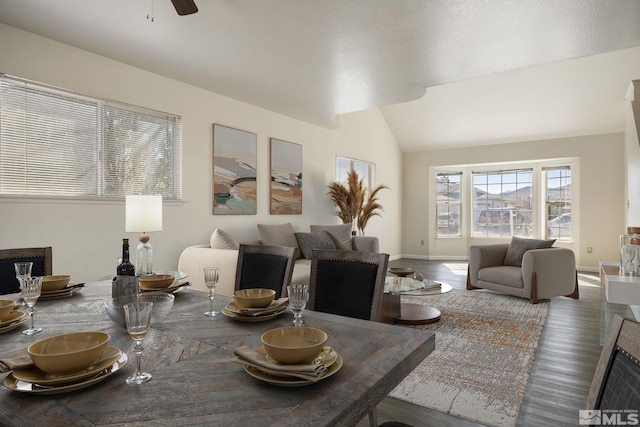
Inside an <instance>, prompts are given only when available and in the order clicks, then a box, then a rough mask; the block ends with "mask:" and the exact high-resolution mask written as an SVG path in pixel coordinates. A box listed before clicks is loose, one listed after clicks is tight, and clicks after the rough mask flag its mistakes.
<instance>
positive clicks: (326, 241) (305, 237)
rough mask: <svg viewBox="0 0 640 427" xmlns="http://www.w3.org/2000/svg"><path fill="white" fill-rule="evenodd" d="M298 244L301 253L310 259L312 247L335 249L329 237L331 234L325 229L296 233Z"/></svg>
mask: <svg viewBox="0 0 640 427" xmlns="http://www.w3.org/2000/svg"><path fill="white" fill-rule="evenodd" d="M296 239H298V246H300V250H301V251H302V255H303V256H304V257H305V258H306V259H311V255H312V254H313V250H314V249H335V248H336V245H335V243H333V239H331V235H330V234H329V233H327V232H326V231H320V232H318V233H296Z"/></svg>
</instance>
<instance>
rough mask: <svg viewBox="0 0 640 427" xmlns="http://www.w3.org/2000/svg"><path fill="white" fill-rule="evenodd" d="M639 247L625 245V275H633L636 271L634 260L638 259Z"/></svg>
mask: <svg viewBox="0 0 640 427" xmlns="http://www.w3.org/2000/svg"><path fill="white" fill-rule="evenodd" d="M636 246H637V245H623V246H622V257H623V258H624V272H625V274H630V275H633V274H634V273H635V271H636V269H635V268H634V265H633V259H634V258H635V257H636Z"/></svg>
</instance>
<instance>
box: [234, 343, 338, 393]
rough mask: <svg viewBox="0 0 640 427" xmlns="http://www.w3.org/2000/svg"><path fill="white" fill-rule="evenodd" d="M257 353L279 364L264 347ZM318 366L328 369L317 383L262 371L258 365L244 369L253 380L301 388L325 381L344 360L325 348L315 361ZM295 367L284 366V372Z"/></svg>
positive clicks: (258, 349) (272, 371)
mask: <svg viewBox="0 0 640 427" xmlns="http://www.w3.org/2000/svg"><path fill="white" fill-rule="evenodd" d="M255 351H256V353H258V354H260V355H262V356H264V357H265V358H266V359H267V360H268V361H269V362H271V363H275V364H278V362H276V361H275V360H273V359H272V358H271V357H270V356H269V355H268V354H267V351H266V349H265V348H264V346H262V347H258V348H257V349H255ZM314 363H316V364H322V365H324V367H325V368H326V373H325V374H323V375H322V376H321V377H319V378H317V379H316V380H315V381H312V380H306V379H303V378H298V377H295V376H291V375H287V374H286V373H285V372H281V371H277V370H266V369H261V368H260V367H259V366H257V365H246V364H245V365H244V366H243V368H244V370H245V372H246V373H247V374H249V375H251V376H252V377H253V378H255V379H258V380H260V381H264V382H266V383H269V384H273V385H277V386H280V387H301V386H305V385H309V384H314V383H316V382H319V381H322V380H325V379H327V378H329V377H331V376H332V375H334V374H335V373H336V372H338V371H339V370H340V368H342V365H343V360H342V356H340V354H338V353H337V352H336V351H335V350H334V349H332V348H331V347H323V349H322V352H321V353H320V355H319V356H318V357H317V358H316V360H315V361H314ZM292 366H294V367H295V365H282V368H283V369H284V370H286V369H288V368H290V367H292Z"/></svg>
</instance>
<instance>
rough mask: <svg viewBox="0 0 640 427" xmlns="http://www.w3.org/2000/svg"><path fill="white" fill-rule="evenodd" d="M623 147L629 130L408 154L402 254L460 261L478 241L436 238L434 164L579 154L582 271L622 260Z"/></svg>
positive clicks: (578, 241) (578, 253)
mask: <svg viewBox="0 0 640 427" xmlns="http://www.w3.org/2000/svg"><path fill="white" fill-rule="evenodd" d="M624 148H625V144H624V134H622V133H620V134H607V135H590V136H584V137H575V138H563V139H550V140H542V141H529V142H520V143H513V144H497V145H490V146H482V147H474V148H460V149H450V150H434V151H425V152H418V153H404V155H403V165H404V166H403V170H404V175H403V180H404V181H403V182H404V184H403V200H404V201H405V203H404V210H403V221H402V223H403V227H402V237H403V239H402V242H403V244H402V253H403V254H404V256H406V257H416V258H427V259H428V258H432V259H433V258H447V257H448V258H451V259H461V258H466V257H467V254H468V247H469V245H470V244H473V243H476V242H475V241H473V240H472V239H465V238H461V239H436V238H435V232H434V230H435V225H433V226H431V227H430V226H429V216H428V214H429V209H430V208H429V206H430V201H431V199H432V198H433V197H434V196H433V194H430V193H429V191H428V189H429V184H430V179H431V178H430V175H429V168H431V167H433V166H450V165H469V164H477V163H496V162H522V161H532V160H540V159H554V158H577V159H578V163H579V171H578V172H577V173H576V171H575V169H574V173H573V174H572V175H573V177H575V178H577V179H578V180H579V193H578V194H577V196H578V199H579V207H577V210H578V212H577V213H578V214H579V215H575V214H574V215H575V216H576V217H578V216H579V224H577V225H578V227H577V228H578V230H577V236H578V237H576V240H575V242H573V244H572V245H570V246H571V247H572V249H573V250H574V251H575V253H576V259H577V263H578V266H579V267H580V268H583V269H590V270H594V271H595V270H597V267H598V261H601V260H603V261H617V260H618V256H619V255H618V236H619V235H620V234H621V233H623V232H624V230H625V202H626V197H625V188H624V187H625V181H624V168H625V153H624ZM574 191H575V190H574ZM574 196H575V195H574ZM575 209H576V206H574V212H576V211H575ZM421 240H423V241H424V245H421V244H420V241H421ZM506 241H508V239H507V240H506ZM478 243H485V242H478ZM557 245H562V246H566V245H563V244H561V243H557ZM587 247H592V248H593V253H591V254H589V253H587V251H586V248H587Z"/></svg>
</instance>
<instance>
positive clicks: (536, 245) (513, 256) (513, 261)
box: [504, 237, 556, 267]
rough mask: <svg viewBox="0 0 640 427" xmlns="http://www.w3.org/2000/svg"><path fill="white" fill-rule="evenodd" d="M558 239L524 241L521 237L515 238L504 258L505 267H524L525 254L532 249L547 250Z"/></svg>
mask: <svg viewBox="0 0 640 427" xmlns="http://www.w3.org/2000/svg"><path fill="white" fill-rule="evenodd" d="M555 241H556V239H551V240H538V239H523V238H520V237H513V238H512V239H511V243H509V247H508V248H507V254H506V255H505V257H504V265H510V266H514V267H521V266H522V257H523V256H524V253H525V252H527V251H528V250H530V249H546V248H550V247H551V246H553V244H554V243H555Z"/></svg>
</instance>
